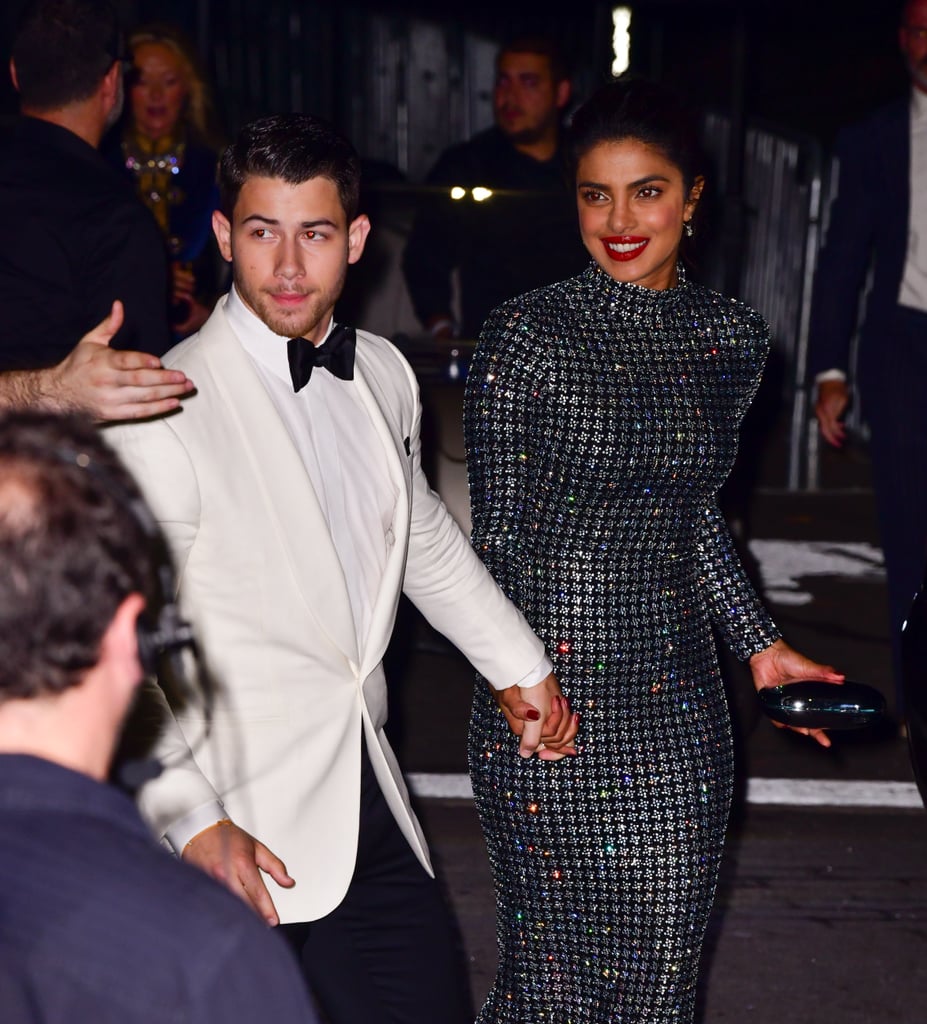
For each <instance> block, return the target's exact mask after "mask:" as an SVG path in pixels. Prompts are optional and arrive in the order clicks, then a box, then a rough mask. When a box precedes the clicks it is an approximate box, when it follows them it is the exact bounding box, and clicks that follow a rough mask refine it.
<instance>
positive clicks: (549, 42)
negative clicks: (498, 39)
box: [499, 35, 570, 82]
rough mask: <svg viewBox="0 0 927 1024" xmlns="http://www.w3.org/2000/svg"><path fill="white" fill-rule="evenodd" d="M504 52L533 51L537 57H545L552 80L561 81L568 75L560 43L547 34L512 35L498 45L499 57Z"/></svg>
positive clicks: (568, 71)
mask: <svg viewBox="0 0 927 1024" xmlns="http://www.w3.org/2000/svg"><path fill="white" fill-rule="evenodd" d="M506 53H533V54H536V55H537V56H539V57H546V58H547V62H548V64H549V65H550V76H551V78H552V79H553V80H554V82H563V81H566V80H567V79H569V77H570V66H569V64H568V63H567V59H566V56H565V55H564V53H563V50H562V49H561V47H560V44H559V43H558V42H557V40H556V39H551V38H550V37H549V36H542V35H521V36H512V37H511V38H510V39H506V40H505V42H503V44H502V46H500V47H499V57H500V58H501V57H502V55H503V54H506Z"/></svg>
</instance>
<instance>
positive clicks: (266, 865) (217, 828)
mask: <svg viewBox="0 0 927 1024" xmlns="http://www.w3.org/2000/svg"><path fill="white" fill-rule="evenodd" d="M181 857H182V859H183V860H185V861H187V863H189V864H195V865H196V866H197V867H198V868H200V870H202V871H205V872H206V874H207V875H212V877H213V878H215V879H216V880H217V881H219V882H222V884H223V885H224V886H226V888H227V889H229V890H230V891H231V892H233V893H234V894H235V895H236V896H238V897H239V899H242V900H244V902H245V903H247V904H248V906H249V907H251V909H252V910H254V912H255V913H256V914H257V915H258V916H259V917H261V918H262V919H263V920H264V921H266V922H267V924H269V925H270V926H271V927H273V926H274V925H277V924H279V923H280V918H279V917H278V916H277V910H276V908H275V907H274V901H273V900H272V899H271V897H270V893H269V892H268V891H267V886H266V885H265V884H264V879H263V878H262V877H261V871H266V872H267V874H269V875H270V877H271V878H272V879H273V880H274V881H275V882H276V883H277V885H281V886H283V888H284V889H290V888H292V887H293V886H294V885H295V884H296V882H295V881H294V879H292V878H291V877H290V876H289V875H288V874H287V873H286V865H285V864H284V863H283V861H282V860H280V858H279V857H277V856H275V855H274V854H273V853H271V852H270V850H268V849H267V847H266V846H265V845H264V844H263V843H259V842H258V841H257V839H255V838H254V837H253V836H251V835H249V834H248V833H247V832H245V831H244V830H243V829H240V828H239V827H238V826H237V825H236V824H234V822H231V821H229V820H228V819H224V820H223V821H217V822H216V823H215V824H214V825H210V826H209V828H204V829H203V831H202V832H197V834H196V835H195V836H194V837H193V838H192V839H191V840H190V842H189V843H187V845H186V846H185V847H184V848H183V853H182V854H181ZM259 869H260V870H259Z"/></svg>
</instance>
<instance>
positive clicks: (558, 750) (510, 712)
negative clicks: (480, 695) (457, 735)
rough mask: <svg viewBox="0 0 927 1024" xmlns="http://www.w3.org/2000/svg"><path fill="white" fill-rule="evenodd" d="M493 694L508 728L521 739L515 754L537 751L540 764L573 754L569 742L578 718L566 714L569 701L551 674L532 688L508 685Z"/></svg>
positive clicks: (573, 736) (575, 728)
mask: <svg viewBox="0 0 927 1024" xmlns="http://www.w3.org/2000/svg"><path fill="white" fill-rule="evenodd" d="M493 692H494V694H495V697H496V702H497V703H498V705H499V707H500V708H501V709H502V713H503V714H504V715H505V717H506V720H507V721H508V723H509V728H510V729H511V730H512V732H513V733H515V735H516V736H518V737H520V738H521V742H520V743H519V746H518V752H519V754H521V756H522V757H531V755H532V754H534V753H535V752H537V755H538V757H539V758H541V760H543V761H559V760H560V758H562V757H564V756H565V755H567V754H571V755H573V754H575V753H576V748H575V747H574V746H573V740H574V739H575V737H576V732H577V730H578V729H579V715H578V714H573V713H571V712H570V702H569V701H568V700H567V699H566V697H564V696H563V693H562V691H561V689H560V684H559V683H558V682H557V678H556V676H555V675H554V674H553V673H551V674H550V675H548V676H546V677H545V678H544V679H542V680H541V681H540V682H539V683H538V684H537V685H535V686H510V687H508V688H507V689H505V690H494V691H493Z"/></svg>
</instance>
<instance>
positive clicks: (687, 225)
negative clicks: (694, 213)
mask: <svg viewBox="0 0 927 1024" xmlns="http://www.w3.org/2000/svg"><path fill="white" fill-rule="evenodd" d="M682 228H683V231H685V233H686V238H691V237H692V236H693V235H694V234H695V228H694V227H692V221H691V220H687V221H685V222H684V223H683V225H682Z"/></svg>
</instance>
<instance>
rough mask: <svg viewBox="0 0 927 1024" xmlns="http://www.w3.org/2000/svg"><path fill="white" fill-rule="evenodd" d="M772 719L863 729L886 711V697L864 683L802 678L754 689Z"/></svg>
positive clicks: (804, 726) (808, 725) (819, 726)
mask: <svg viewBox="0 0 927 1024" xmlns="http://www.w3.org/2000/svg"><path fill="white" fill-rule="evenodd" d="M757 696H758V697H759V698H760V703H761V704H762V706H763V710H764V711H765V712H766V714H767V715H768V716H769V717H770V718H771V719H773V721H775V722H782V724H783V725H794V726H797V727H798V728H800V729H864V728H866V726H869V725H873V724H875V723H876V722H877V721H878V720H879V719H880V718H881V717H882V715H883V714H884V712H885V698H884V697H883V696H882V694H881V693H879V691H878V690H876V689H874V688H873V687H872V686H867V685H866V684H865V683H850V682H846V683H843V684H837V685H835V684H833V683H822V682H819V681H817V680H811V679H805V680H801V681H800V682H795V683H786V684H785V685H783V686H769V687H766V688H764V689H762V690H758V691H757Z"/></svg>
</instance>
